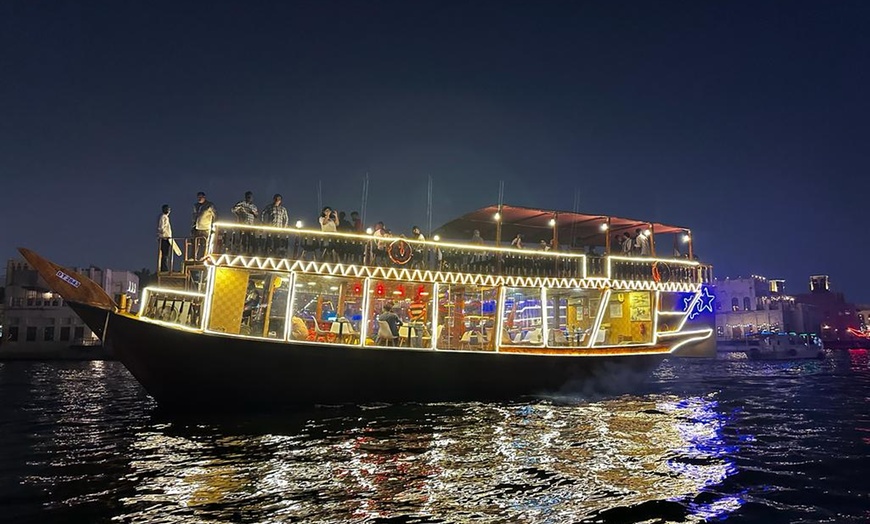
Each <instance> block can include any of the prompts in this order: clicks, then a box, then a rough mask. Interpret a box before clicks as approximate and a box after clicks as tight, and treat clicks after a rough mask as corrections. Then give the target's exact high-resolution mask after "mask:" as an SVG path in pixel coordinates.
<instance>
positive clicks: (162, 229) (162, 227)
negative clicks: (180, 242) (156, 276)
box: [157, 204, 172, 272]
mask: <svg viewBox="0 0 870 524" xmlns="http://www.w3.org/2000/svg"><path fill="white" fill-rule="evenodd" d="M170 211H172V210H171V209H170V208H169V204H163V212H162V213H160V218H158V219H157V238H159V239H160V271H163V272H166V271H169V269H170V267H171V266H170V265H169V256H170V255H169V254H170V253H171V252H172V224H171V223H170V222H169V213H170Z"/></svg>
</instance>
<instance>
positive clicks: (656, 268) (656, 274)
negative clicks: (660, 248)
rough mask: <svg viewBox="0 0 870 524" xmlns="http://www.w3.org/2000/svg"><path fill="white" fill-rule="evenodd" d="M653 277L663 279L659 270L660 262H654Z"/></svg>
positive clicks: (657, 280) (659, 280) (657, 279)
mask: <svg viewBox="0 0 870 524" xmlns="http://www.w3.org/2000/svg"><path fill="white" fill-rule="evenodd" d="M652 277H653V280H655V281H656V282H661V281H662V274H661V273H660V272H659V263H658V262H653V265H652Z"/></svg>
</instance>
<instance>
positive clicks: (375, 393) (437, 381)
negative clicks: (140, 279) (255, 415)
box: [72, 304, 666, 410]
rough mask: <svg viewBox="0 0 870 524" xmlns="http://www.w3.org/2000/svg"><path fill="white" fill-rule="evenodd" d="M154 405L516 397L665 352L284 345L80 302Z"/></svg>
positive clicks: (649, 363) (558, 390) (611, 375)
mask: <svg viewBox="0 0 870 524" xmlns="http://www.w3.org/2000/svg"><path fill="white" fill-rule="evenodd" d="M72 307H73V308H74V309H75V310H76V311H77V312H78V313H79V314H80V315H81V316H82V318H83V319H85V321H86V322H88V323H89V324H90V323H91V322H94V323H97V324H99V323H105V315H106V314H109V315H110V318H109V321H108V329H107V340H108V343H110V344H111V346H112V348H113V350H114V353H115V355H116V356H117V358H118V359H119V360H121V361H122V362H123V363H124V365H125V366H126V367H127V368H128V369H129V370H130V372H131V373H132V374H133V375H134V376H135V377H136V379H137V380H138V381H139V382H140V383H141V384H142V385H143V386H144V387H145V389H146V390H147V391H148V392H149V393H150V394H151V395H152V396H154V398H155V399H156V400H157V402H158V403H159V404H161V406H164V407H174V408H182V409H196V410H214V409H227V408H229V407H234V406H236V407H237V406H245V407H252V408H264V409H268V408H271V407H274V406H279V405H312V404H338V403H359V402H378V401H382V402H395V401H421V402H429V401H448V400H487V399H515V398H518V397H521V396H523V395H546V394H572V393H577V392H584V393H590V392H597V391H621V390H626V389H629V388H630V387H633V386H635V385H637V384H638V383H639V382H642V381H643V378H645V376H646V375H647V374H648V373H649V371H650V370H651V369H653V368H654V367H655V366H657V365H658V363H659V362H661V360H662V359H663V358H664V357H665V356H666V355H664V354H651V355H618V356H614V355H608V356H590V357H578V356H553V355H520V354H508V353H494V352H493V353H485V352H463V351H435V350H429V349H425V350H424V349H407V348H406V349H401V348H360V347H346V346H338V345H336V346H331V345H312V344H308V345H306V344H287V343H278V342H272V341H257V340H250V339H243V338H235V337H227V336H221V335H210V334H202V333H197V332H190V331H182V330H177V329H172V328H167V327H164V326H160V325H157V324H154V323H150V322H145V321H142V320H139V319H137V318H134V317H130V316H126V315H119V314H116V313H110V312H107V311H104V310H100V309H97V308H93V307H91V306H86V305H82V304H72Z"/></svg>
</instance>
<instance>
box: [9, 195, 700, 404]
mask: <svg viewBox="0 0 870 524" xmlns="http://www.w3.org/2000/svg"><path fill="white" fill-rule="evenodd" d="M493 212H497V213H498V217H497V219H496V220H492V219H491V217H492V216H493V214H494V213H493ZM487 216H489V217H490V220H489V221H488V222H489V224H488V223H487V221H486V220H485V218H486V217H487ZM493 223H494V224H495V225H494V231H493V232H494V233H495V238H496V242H495V243H494V244H480V243H477V244H471V243H464V242H457V241H440V240H439V241H422V240H415V239H406V238H401V237H399V238H386V237H380V236H373V235H370V234H356V233H338V232H336V233H331V232H322V231H311V230H306V229H303V228H296V229H284V228H272V227H265V226H256V225H255V226H250V225H243V224H230V223H217V224H215V225H214V226H213V228H212V231H211V235H210V237H209V239H208V242H207V245H206V246H196V245H195V244H193V243H192V242H193V241H192V239H184V240H183V243H184V245H185V253H186V254H187V256H185V257H184V259H185V260H184V264H183V269H182V271H180V272H178V273H172V272H170V273H166V274H161V275H160V276H161V282H160V285H158V286H154V287H148V288H146V289H145V290H144V291H143V295H142V298H141V303H140V307H139V310H138V311H137V312H135V313H131V312H130V311H127V310H126V309H122V308H119V307H118V306H117V305H116V304H115V303H114V301H113V300H112V299H111V297H108V296H107V295H106V294H105V292H103V291H102V289H100V288H99V286H97V285H96V284H94V283H93V282H90V281H88V280H87V279H86V278H85V277H83V276H81V275H77V274H75V273H74V272H72V271H69V270H67V269H65V268H63V267H61V266H58V265H56V264H54V263H52V262H50V261H48V260H45V259H44V258H42V257H40V256H39V255H37V254H36V253H34V252H33V251H30V250H27V249H22V250H21V251H22V254H23V255H24V256H25V258H27V260H28V261H29V262H30V263H31V264H32V265H33V266H34V267H35V268H36V269H38V270H39V271H40V274H41V276H42V277H43V278H44V279H45V280H46V282H47V283H48V285H49V286H50V287H51V288H52V289H54V290H55V291H57V292H58V293H60V294H61V295H62V296H63V297H64V299H65V300H66V301H67V302H69V303H70V305H71V306H72V307H73V308H74V309H75V310H76V311H77V312H78V313H79V314H80V315H81V317H82V318H83V319H84V320H85V322H86V323H87V324H88V325H89V326H90V327H91V329H93V331H94V332H95V333H96V334H97V335H98V336H100V337H101V338H102V339H103V340H104V342H105V343H106V344H107V345H109V346H111V347H112V349H113V351H114V353H115V355H116V356H117V358H118V359H119V360H121V361H122V362H123V363H124V365H125V366H126V367H127V368H128V369H129V370H130V372H131V373H132V374H133V376H134V377H135V378H136V379H137V380H138V381H139V382H140V383H141V384H142V385H143V386H144V387H145V389H146V390H147V391H148V392H149V393H150V394H151V395H152V396H153V397H154V398H155V399H156V400H157V401H158V403H159V404H160V405H162V406H165V407H169V408H182V409H197V410H212V409H228V408H230V407H236V406H239V407H241V406H244V407H245V408H254V409H264V408H273V407H275V406H286V405H306V404H316V403H321V404H323V403H327V404H332V403H346V402H371V401H441V400H457V399H482V400H483V399H496V398H499V399H504V398H516V397H519V396H522V395H537V394H548V393H570V392H571V391H577V390H579V391H588V390H589V388H590V387H593V388H596V389H601V388H608V387H611V386H614V385H617V384H618V385H620V386H625V383H624V382H622V383H621V382H620V380H622V379H626V378H627V379H628V382H630V383H636V381H638V380H642V378H643V376H644V375H645V373H646V372H648V371H649V370H650V369H652V368H653V367H655V366H656V365H657V364H658V363H659V362H660V361H661V360H662V359H663V358H665V357H666V356H668V355H673V354H693V355H697V356H701V355H706V356H709V355H711V354H713V352H714V351H715V345H714V340H713V338H712V333H713V327H712V324H713V311H714V308H713V300H714V296H713V294H712V292H711V289H710V288H709V287H707V285H706V283H707V282H709V281H710V280H711V278H712V275H711V274H710V273H711V271H710V268H709V267H708V266H705V265H702V264H700V263H699V262H697V261H695V260H691V257H688V258H662V257H656V256H655V235H666V234H674V235H676V236H677V238H681V237H685V238H687V239H688V237H687V235H688V232H687V230H686V229H685V228H680V227H674V226H667V225H663V224H652V223H649V222H642V221H637V220H630V219H622V218H616V217H605V216H597V215H583V214H579V213H570V212H560V211H549V210H534V209H529V208H520V207H508V206H498V207H495V206H493V208H492V209H491V208H484V209H482V210H478V211H477V212H473V213H470V214H469V215H466V216H464V217H460V218H458V219H456V220H454V221H452V222H450V223H448V224H446V225H445V226H444V227H442V228H441V232H442V234H443V235H444V236H445V237H447V236H448V235H451V236H453V237H454V238H456V237H460V236H464V235H465V234H466V233H470V231H472V230H473V229H479V230H481V231H482V232H484V231H485V232H487V233H488V232H489V230H488V229H486V227H487V226H492V225H493ZM639 228H643V229H644V235H645V236H646V237H647V238H648V240H647V241H648V242H649V243H650V245H651V248H650V251H651V253H649V255H651V256H632V255H629V256H623V255H616V254H612V252H611V251H612V250H611V247H612V246H611V238H610V235H612V234H621V233H622V232H626V231H635V230H637V229H639ZM514 231H523V232H526V234H528V235H529V237H532V236H533V235H534V234H547V235H552V242H551V243H550V246H552V247H553V249H551V250H549V251H543V250H541V251H532V250H527V249H514V248H509V247H502V246H501V242H500V237H501V235H502V233H510V234H513V232H514ZM485 234H486V233H485ZM469 236H470V234H469ZM466 238H468V237H466ZM490 238H492V237H491V236H490ZM558 238H563V239H564V238H568V239H570V241H569V242H568V243H569V244H571V245H572V247H573V246H574V245H575V244H577V243H578V242H577V239H580V240H581V241H582V243H583V244H585V245H586V246H598V247H602V248H603V249H604V252H603V253H600V254H599V253H597V251H594V249H591V248H590V249H587V250H586V252H575V251H574V250H572V249H561V248H560V247H559V244H558V241H557V239H558ZM198 251H202V253H203V256H201V257H196V256H195V255H194V254H195V253H196V254H198V253H197V252H198ZM384 311H391V312H392V313H393V314H394V315H395V317H397V318H398V320H399V321H400V324H401V325H399V326H398V327H397V326H395V321H394V319H392V317H390V316H389V315H384V313H383V312H384ZM396 327H397V329H396ZM626 372H627V373H628V374H626Z"/></svg>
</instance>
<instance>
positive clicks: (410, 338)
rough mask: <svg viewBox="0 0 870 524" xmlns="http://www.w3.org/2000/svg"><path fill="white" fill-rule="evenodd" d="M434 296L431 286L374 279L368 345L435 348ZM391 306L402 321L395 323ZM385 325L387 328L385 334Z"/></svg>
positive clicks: (370, 299)
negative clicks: (433, 325)
mask: <svg viewBox="0 0 870 524" xmlns="http://www.w3.org/2000/svg"><path fill="white" fill-rule="evenodd" d="M432 294H433V286H432V284H428V283H425V284H424V283H421V282H412V281H397V280H374V279H373V280H371V281H370V284H369V296H368V312H369V313H368V314H369V318H368V324H367V337H366V344H368V345H378V346H385V345H386V346H390V345H396V346H405V347H419V348H428V347H432V333H433V330H432V298H433V297H432ZM387 306H389V310H390V312H391V313H393V314H395V315H396V318H397V319H398V322H393V320H395V319H393V320H391V315H390V312H387ZM381 321H384V322H386V325H384V324H381ZM393 324H395V326H394V325H393ZM381 326H385V327H384V331H383V332H381ZM387 327H389V331H387V330H386V329H387ZM393 327H395V330H394V329H393Z"/></svg>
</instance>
